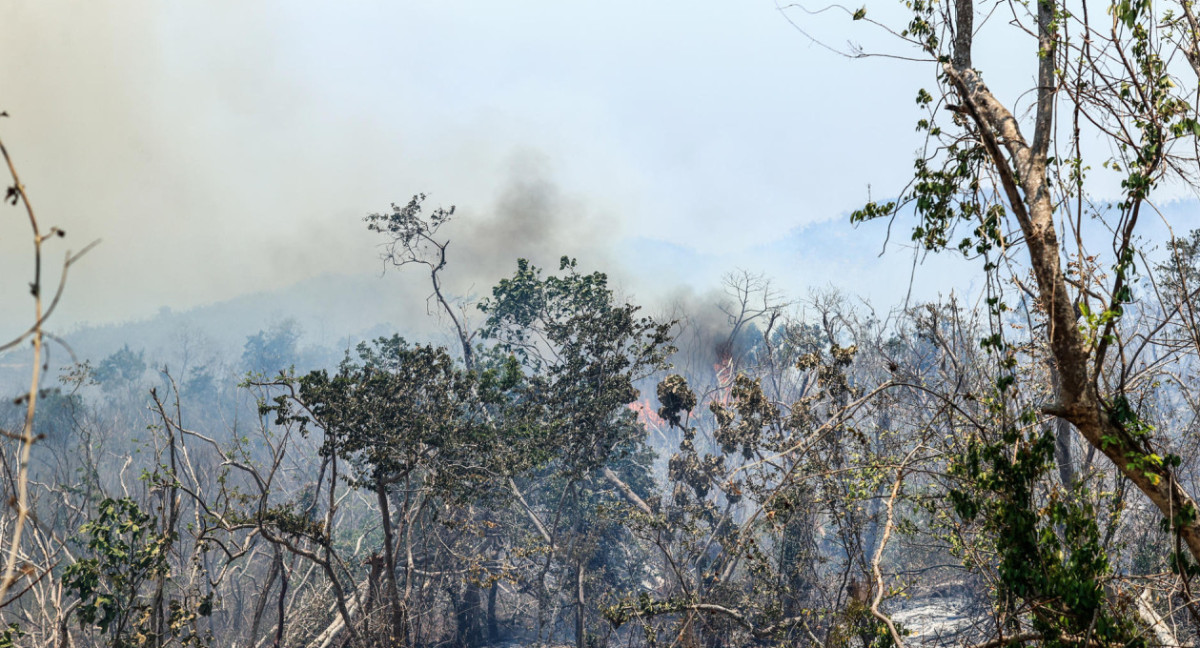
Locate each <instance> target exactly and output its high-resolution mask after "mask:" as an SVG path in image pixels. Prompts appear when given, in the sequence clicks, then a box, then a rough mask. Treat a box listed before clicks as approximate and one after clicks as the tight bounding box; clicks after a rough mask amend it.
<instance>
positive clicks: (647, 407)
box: [629, 398, 667, 430]
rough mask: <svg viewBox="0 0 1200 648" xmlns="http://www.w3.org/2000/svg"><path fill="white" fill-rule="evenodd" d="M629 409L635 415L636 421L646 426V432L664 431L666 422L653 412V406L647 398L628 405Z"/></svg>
mask: <svg viewBox="0 0 1200 648" xmlns="http://www.w3.org/2000/svg"><path fill="white" fill-rule="evenodd" d="M629 409H631V410H633V411H634V412H636V413H637V417H638V421H639V422H641V424H642V425H644V426H646V429H647V430H664V429H666V427H667V422H666V421H664V420H663V418H662V417H661V416H659V415H658V412H656V411H654V406H653V405H651V404H650V399H649V398H647V399H645V400H640V401H634V402H632V403H630V404H629Z"/></svg>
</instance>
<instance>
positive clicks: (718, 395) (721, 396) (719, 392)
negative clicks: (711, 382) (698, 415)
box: [712, 353, 733, 403]
mask: <svg viewBox="0 0 1200 648" xmlns="http://www.w3.org/2000/svg"><path fill="white" fill-rule="evenodd" d="M713 373H715V374H716V375H717V389H716V392H715V393H714V394H713V398H712V400H713V401H715V402H718V403H728V402H729V391H730V389H731V388H732V387H733V356H732V355H731V354H729V353H721V354H720V355H719V356H718V357H717V361H716V363H714V364H713Z"/></svg>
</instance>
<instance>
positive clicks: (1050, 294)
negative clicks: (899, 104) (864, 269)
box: [0, 0, 1200, 648]
mask: <svg viewBox="0 0 1200 648" xmlns="http://www.w3.org/2000/svg"><path fill="white" fill-rule="evenodd" d="M902 5H903V6H902V9H903V12H904V14H903V15H904V17H903V19H902V20H900V21H899V22H896V23H893V22H891V19H890V18H888V17H886V16H884V17H879V18H877V17H876V15H875V12H874V11H873V10H871V11H868V9H867V8H866V7H864V8H859V9H856V8H846V7H842V6H840V5H834V6H832V7H829V8H828V10H829V11H832V12H834V13H839V14H845V16H844V18H845V20H846V22H847V23H851V24H853V25H854V26H855V27H856V28H857V27H858V26H859V25H862V26H863V28H869V29H875V30H881V31H882V32H883V33H885V34H886V35H887V36H888V38H890V39H891V42H892V44H893V45H894V46H897V47H902V48H904V49H902V50H900V51H902V52H904V53H903V54H894V53H879V52H871V51H866V50H863V49H861V48H858V47H857V46H853V45H851V46H849V49H845V50H842V49H839V48H837V47H834V46H831V45H827V44H825V43H824V42H823V41H822V42H820V44H822V45H825V46H826V47H827V48H829V49H833V50H835V51H836V53H839V54H842V55H844V56H848V57H851V58H862V59H869V58H872V57H877V56H884V57H893V58H895V57H901V58H906V59H908V60H910V61H912V60H915V61H917V62H918V63H919V64H921V65H923V66H925V68H924V69H926V70H927V72H928V73H929V79H930V85H929V87H928V89H917V88H914V89H913V90H914V94H915V97H916V101H915V107H916V109H917V110H918V111H919V112H920V114H921V116H920V118H919V120H917V122H916V134H915V135H914V136H913V137H914V142H915V143H916V144H917V145H918V146H919V148H918V149H917V151H916V157H915V160H914V162H913V167H912V176H911V181H910V182H909V183H908V184H907V185H905V186H902V187H891V188H888V189H887V190H885V192H884V193H883V194H882V195H885V196H888V195H890V196H892V197H890V198H887V199H884V200H881V199H871V198H869V197H866V198H865V199H864V200H862V201H861V202H860V207H859V208H858V209H857V210H855V211H853V213H851V214H849V218H848V219H843V220H844V221H848V222H844V225H845V227H846V228H847V229H849V228H851V227H854V228H855V229H854V231H853V235H854V236H856V237H870V238H872V240H875V241H878V242H879V243H880V244H884V245H887V246H891V248H893V249H894V248H895V247H897V246H912V248H913V250H912V251H913V252H915V254H916V257H915V259H916V261H918V262H919V261H920V260H921V259H925V258H930V257H932V256H934V255H952V256H957V257H960V258H962V259H965V260H967V261H968V262H969V263H970V264H971V265H970V267H972V268H973V269H974V270H973V272H974V274H973V278H974V279H976V280H977V283H975V284H974V285H975V286H977V289H974V292H973V293H962V294H960V293H951V294H949V295H947V296H944V297H942V298H940V299H935V300H925V301H919V302H918V301H909V300H907V299H904V298H903V297H902V296H901V297H898V298H897V299H896V300H895V302H894V303H888V304H871V303H869V302H868V301H867V300H865V299H861V298H859V297H858V296H856V295H853V294H850V293H848V292H845V291H841V290H839V289H837V288H836V287H829V288H820V289H813V290H811V291H810V292H809V293H808V294H806V295H788V294H785V293H784V292H783V291H781V290H780V289H779V288H778V287H777V284H776V282H775V281H773V279H772V278H771V277H769V276H766V275H764V274H760V273H756V272H752V271H749V270H735V271H731V272H729V273H728V274H726V275H725V276H724V279H723V282H722V284H721V285H720V286H719V287H718V288H717V289H716V291H715V294H716V298H715V299H714V303H712V304H708V305H703V306H701V305H696V304H690V305H689V304H681V305H674V306H673V307H662V304H649V303H639V301H638V300H637V299H636V298H634V297H631V296H629V295H628V294H627V292H626V291H625V290H623V289H622V287H621V286H619V285H617V282H615V281H614V280H613V279H612V278H611V277H610V275H609V274H608V273H606V272H604V271H598V270H588V269H586V268H589V267H591V266H590V265H589V261H588V260H586V259H578V258H576V257H573V256H570V255H565V256H562V257H561V259H560V260H559V261H558V263H556V264H552V265H550V266H547V267H541V266H539V265H537V264H535V263H534V262H533V261H530V260H528V259H525V258H516V257H513V258H512V259H511V261H510V262H508V263H507V266H506V267H507V268H508V270H507V273H506V275H505V276H504V278H502V279H500V280H499V281H497V282H496V283H495V284H494V285H493V286H490V287H489V288H487V289H486V290H485V292H484V295H483V296H482V297H478V298H472V297H466V296H463V295H461V294H458V293H456V292H455V291H454V290H453V289H452V288H451V287H450V284H448V282H447V277H448V276H450V275H452V274H453V273H454V272H455V270H456V269H458V268H461V267H464V266H467V265H469V264H470V263H471V259H470V258H464V256H462V255H458V256H456V254H455V252H456V250H458V248H457V247H455V246H452V245H451V241H452V240H454V239H455V237H456V236H457V235H458V234H460V233H462V232H463V231H464V230H463V227H465V226H467V225H469V224H467V223H464V220H463V219H462V218H461V215H460V214H459V213H457V211H456V208H455V207H453V206H450V205H449V204H440V203H439V202H438V201H435V200H434V199H433V198H430V197H427V196H426V195H424V194H416V195H414V196H412V197H411V199H407V200H401V201H399V202H397V203H394V204H392V205H391V206H390V207H388V208H385V209H382V210H379V211H377V212H373V213H369V214H363V215H361V216H360V222H359V223H358V225H357V226H358V227H359V228H361V229H363V230H365V231H366V232H368V233H369V234H370V236H372V237H373V240H374V242H375V244H376V245H377V247H375V248H367V249H364V250H363V251H362V253H363V254H365V255H371V254H376V253H378V255H379V257H380V261H381V266H382V269H383V270H384V274H385V277H384V279H381V282H382V281H386V280H387V279H388V278H391V277H393V276H395V275H403V276H406V277H417V278H419V279H420V281H421V282H422V284H423V286H424V290H425V291H426V292H427V294H428V296H429V297H428V300H427V301H426V302H425V303H414V304H412V305H411V307H412V309H413V310H414V311H417V310H422V309H426V310H428V311H429V313H430V316H431V317H432V318H433V319H434V321H436V322H437V325H438V326H439V327H440V330H441V331H442V334H441V335H440V336H414V335H412V334H411V332H408V331H394V332H389V333H388V334H386V335H381V336H378V337H376V338H375V339H372V340H369V341H365V342H361V343H358V344H355V345H353V347H352V348H345V349H336V348H329V347H326V348H315V347H311V346H309V347H305V346H303V345H302V344H301V343H300V335H299V332H298V331H297V329H296V327H295V326H294V324H290V323H289V322H287V321H281V322H280V323H278V324H276V325H274V326H269V327H265V328H263V329H262V330H260V331H258V332H257V333H255V334H253V335H250V336H248V337H246V338H245V339H244V343H243V344H242V346H241V349H240V355H239V356H238V357H228V358H214V357H210V356H206V355H204V354H203V353H200V352H197V351H196V350H195V349H194V348H192V347H190V346H189V344H190V343H189V340H187V339H181V340H180V341H179V343H178V345H177V348H175V349H173V350H172V353H173V355H171V357H169V358H168V357H158V356H156V355H154V354H151V353H148V352H147V351H146V350H145V349H143V348H141V347H140V346H139V345H138V341H137V340H129V341H128V343H127V344H124V345H123V346H122V347H121V348H120V349H119V350H116V351H115V352H112V353H110V354H107V355H105V356H103V357H97V358H88V357H76V356H75V354H74V352H73V351H72V349H71V344H70V339H69V337H70V336H69V335H68V336H61V335H59V334H58V333H57V332H56V331H55V329H54V328H53V325H54V322H55V319H54V316H55V313H56V310H57V309H58V307H59V305H60V303H62V302H63V301H64V300H70V299H71V298H72V293H71V285H72V281H73V279H74V278H75V277H77V276H78V275H79V274H80V273H86V272H87V265H88V262H89V259H90V257H89V256H88V255H89V253H90V252H91V250H93V249H94V248H95V244H94V243H89V242H88V241H75V240H74V239H73V238H72V237H68V236H66V233H65V232H64V231H63V230H61V229H59V228H58V227H55V226H54V225H53V223H54V222H55V219H56V215H55V214H52V213H43V212H41V211H37V210H35V205H37V204H38V196H37V195H36V192H34V191H33V190H32V189H30V188H29V187H27V186H26V185H25V184H24V183H23V182H22V179H23V176H22V174H21V169H22V166H21V158H20V155H19V152H18V151H11V155H10V150H9V149H8V148H6V147H5V144H4V143H3V142H0V153H2V154H3V157H4V161H5V163H6V172H7V174H8V179H7V182H6V187H7V192H6V203H7V204H6V206H5V208H4V211H3V219H4V221H5V222H6V226H8V225H10V224H13V223H17V224H19V225H20V227H21V228H22V233H21V234H20V235H19V236H20V238H21V240H23V241H26V243H25V245H26V246H27V247H26V248H25V250H26V252H25V254H26V255H27V256H26V257H23V258H22V262H23V263H27V265H26V266H25V267H27V268H29V270H30V271H29V274H28V275H27V276H23V277H20V278H19V279H20V282H21V285H22V286H24V285H26V284H27V285H28V289H29V290H28V295H27V296H26V297H24V298H23V299H22V300H21V301H19V302H15V303H7V304H4V309H5V310H11V311H21V312H24V313H26V316H25V317H24V321H25V322H26V324H27V326H26V327H25V328H23V329H21V330H19V331H17V332H16V333H15V334H14V335H11V336H9V337H8V338H5V339H3V340H0V368H2V369H3V371H4V375H6V376H7V375H10V374H11V375H16V376H19V377H20V378H21V380H22V381H23V383H22V385H23V386H21V387H14V388H13V389H14V390H15V391H12V392H11V393H5V394H4V396H5V398H6V400H4V401H3V403H0V484H2V485H3V486H2V488H3V505H2V506H0V648H6V647H9V646H13V647H15V646H55V647H60V648H68V647H69V648H76V647H79V648H84V647H93V646H94V647H100V646H106V647H107V646H111V647H113V648H126V647H142V646H147V647H167V646H179V647H196V648H199V647H206V646H214V647H216V646H237V647H246V648H265V647H276V648H279V647H284V646H288V647H292V646H295V647H307V648H376V647H390V646H404V647H408V646H412V647H421V648H426V647H429V648H432V647H435V646H446V647H455V648H482V647H484V646H505V647H517V646H522V647H523V646H544V647H551V646H575V647H576V648H593V647H601V646H614V647H615V646H630V647H634V646H646V647H649V646H664V647H666V646H670V647H677V646H678V647H680V648H685V647H696V648H700V647H704V648H716V647H724V646H811V647H816V646H820V647H823V648H905V647H906V646H966V647H969V648H1002V647H1010V646H1048V647H1051V648H1065V647H1079V648H1087V647H1092V646H1096V647H1108V646H1133V647H1138V648H1151V647H1156V646H1158V647H1168V646H1170V647H1175V646H1195V645H1197V638H1198V633H1200V593H1197V592H1194V591H1193V590H1194V589H1196V588H1194V587H1193V584H1192V578H1194V577H1196V576H1197V575H1200V511H1198V509H1197V502H1196V498H1197V497H1200V381H1198V375H1197V372H1198V371H1200V219H1197V218H1196V217H1195V213H1194V212H1195V208H1196V204H1195V203H1194V202H1193V203H1186V202H1184V203H1182V204H1183V205H1184V207H1182V208H1180V207H1178V204H1180V203H1179V202H1178V201H1179V200H1180V199H1178V198H1177V197H1178V196H1179V195H1181V193H1180V192H1183V193H1185V194H1186V192H1187V191H1194V183H1195V182H1196V181H1197V176H1198V175H1200V168H1198V167H1197V164H1198V163H1200V148H1198V147H1200V108H1198V106H1200V94H1198V88H1200V23H1198V22H1197V19H1196V16H1195V9H1194V6H1193V5H1192V4H1191V2H1190V0H1180V1H1179V2H1163V3H1157V4H1155V3H1150V2H1147V1H1144V0H1132V1H1131V0H1113V1H1112V2H1111V4H1107V5H1105V6H1101V5H1098V4H1095V3H1086V2H1085V3H1082V4H1079V3H1070V2H1066V1H1065V0H1064V1H1062V2H1060V1H1059V0H1038V1H1037V2H1033V3H1026V2H1008V1H1006V2H999V3H994V4H988V5H985V4H983V3H975V2H973V0H950V1H940V0H938V1H934V0H908V1H907V2H904V3H902ZM817 9H818V8H816V7H809V8H806V9H805V11H817ZM997 12H999V13H1001V14H1004V15H1003V16H996V15H995V14H996V13H997ZM785 15H786V16H787V19H788V20H789V21H792V22H793V24H794V26H796V28H797V29H799V30H801V31H800V34H799V35H798V36H797V38H807V37H808V32H806V31H804V28H805V27H806V22H805V20H807V18H805V16H810V15H812V14H810V13H805V12H804V11H801V12H791V13H787V14H785ZM994 37H995V38H1001V39H1004V40H1003V43H1004V48H1003V49H1004V50H1005V58H1007V59H1009V62H1010V63H1011V62H1012V61H1019V62H1021V63H1022V64H1025V65H1026V66H1027V67H1028V71H1029V72H1030V73H1031V74H1032V76H1031V77H1030V80H1029V83H1028V84H1027V85H1026V86H1024V87H1021V88H1017V89H1015V90H1014V89H1012V88H1007V87H1004V88H1000V89H993V88H992V87H991V86H989V85H988V84H987V83H985V81H984V77H983V73H982V71H981V70H980V69H978V68H977V65H976V63H975V62H974V61H975V60H979V59H988V60H990V59H992V58H995V57H994V56H992V55H991V54H994V53H993V52H991V51H990V50H989V51H986V52H984V53H983V54H978V53H977V50H979V49H984V48H976V46H975V43H976V40H981V41H985V40H987V39H989V38H994ZM857 64H861V65H864V66H867V65H874V64H875V63H873V62H871V61H859V62H858V63H857ZM1000 65H1004V63H1000ZM989 78H990V77H989ZM886 106H887V102H884V104H882V105H881V106H876V107H874V108H872V110H885V109H887V108H886ZM0 117H4V119H2V120H0V125H2V126H3V127H4V129H5V131H7V132H11V131H15V130H19V129H20V128H21V119H20V118H19V116H14V117H11V118H10V117H7V115H5V114H3V113H0ZM850 172H851V173H852V172H853V170H851V171H850ZM1105 183H1107V184H1105ZM1105 187H1108V188H1107V189H1106V188H1105ZM408 191H411V189H410V190H408ZM876 193H879V192H878V190H876ZM1173 200H1174V201H1177V202H1176V203H1175V207H1174V208H1172V207H1171V204H1172V202H1171V201H1173ZM1189 205H1190V207H1189ZM1188 209H1190V210H1191V211H1190V212H1189V211H1188ZM1179 214H1183V215H1182V216H1180V215H1179ZM730 218H731V219H732V218H734V217H733V216H731V217H730ZM6 231H7V230H6ZM14 236H15V235H14ZM67 243H70V245H71V246H72V247H71V248H70V249H71V250H72V251H67V247H66V244H67ZM112 244H113V243H110V242H106V243H105V244H104V245H112ZM501 252H503V250H502V251H501ZM891 253H894V251H893V250H888V251H886V252H885V254H891ZM64 255H65V256H64ZM59 258H62V259H63V261H62V262H61V264H59V263H58V262H57V261H56V260H57V259H59ZM5 280H6V281H8V278H5ZM1197 587H1200V583H1198V584H1197Z"/></svg>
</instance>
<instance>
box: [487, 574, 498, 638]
mask: <svg viewBox="0 0 1200 648" xmlns="http://www.w3.org/2000/svg"><path fill="white" fill-rule="evenodd" d="M499 590H500V586H499V583H492V586H491V588H489V589H488V597H487V640H488V645H495V644H497V643H499V642H500V627H499V625H498V624H497V623H496V593H497V592H498V591H499Z"/></svg>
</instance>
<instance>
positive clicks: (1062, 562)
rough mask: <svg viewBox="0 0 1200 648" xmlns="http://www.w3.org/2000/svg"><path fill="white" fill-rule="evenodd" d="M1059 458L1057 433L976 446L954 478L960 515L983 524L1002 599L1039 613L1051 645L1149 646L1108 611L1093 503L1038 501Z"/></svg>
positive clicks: (1064, 497)
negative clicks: (1089, 640) (1089, 641)
mask: <svg viewBox="0 0 1200 648" xmlns="http://www.w3.org/2000/svg"><path fill="white" fill-rule="evenodd" d="M1053 457H1054V434H1053V430H1052V429H1051V428H1050V427H1038V428H1036V430H1035V431H1033V432H1030V433H1028V434H1022V433H1021V432H1019V431H1018V430H1017V429H1016V428H1013V427H1009V428H1007V429H1006V431H1005V432H1004V434H1003V435H1002V438H1001V439H999V440H997V441H996V442H992V443H987V442H984V441H981V440H980V439H978V438H973V439H971V441H970V443H969V444H968V450H967V452H966V453H965V454H964V455H963V456H962V457H960V458H959V459H958V461H957V462H956V463H955V464H954V465H953V466H952V467H951V471H950V473H951V475H953V476H954V477H956V478H957V479H958V480H959V487H957V488H955V489H953V490H951V492H950V500H951V503H952V504H953V506H954V510H955V513H956V514H957V515H958V516H959V517H960V518H962V519H963V520H964V521H968V522H969V521H972V520H974V519H975V518H977V517H982V518H983V520H982V522H983V524H984V526H985V528H986V529H988V530H989V531H990V534H991V535H990V537H991V538H992V542H993V543H994V547H995V551H996V554H997V556H998V558H999V564H998V575H999V583H998V585H999V592H998V596H999V598H1000V600H1001V601H1002V602H1005V603H1006V604H1008V605H1012V604H1014V603H1016V602H1020V603H1022V604H1023V605H1024V606H1025V608H1026V609H1028V610H1029V611H1030V612H1032V620H1033V625H1034V629H1035V630H1037V631H1038V632H1040V633H1042V634H1043V636H1045V637H1046V638H1047V640H1046V642H1045V643H1046V645H1048V646H1060V645H1061V646H1066V645H1074V641H1075V640H1074V639H1072V638H1078V637H1081V636H1085V635H1088V634H1089V633H1090V634H1091V636H1093V637H1094V638H1095V639H1096V641H1098V642H1100V643H1102V644H1108V643H1117V644H1123V645H1131V646H1135V645H1142V644H1143V643H1144V639H1142V638H1141V637H1139V636H1138V633H1137V632H1136V628H1135V626H1134V625H1133V624H1132V623H1131V622H1130V621H1128V620H1127V619H1125V618H1124V617H1123V616H1122V615H1121V614H1119V613H1118V612H1117V611H1114V610H1113V609H1111V608H1110V607H1109V605H1108V601H1107V597H1106V595H1105V591H1104V581H1105V579H1106V578H1107V577H1108V576H1109V575H1110V573H1111V568H1110V565H1109V562H1108V553H1107V551H1106V549H1105V546H1104V543H1103V542H1102V541H1101V537H1100V532H1099V528H1098V526H1097V522H1096V520H1097V514H1096V509H1095V505H1094V504H1093V503H1092V498H1091V497H1090V496H1089V495H1088V493H1087V492H1086V491H1084V490H1080V491H1079V492H1077V493H1064V492H1062V491H1058V490H1055V491H1052V492H1051V493H1050V495H1049V498H1048V500H1047V501H1045V502H1041V503H1039V501H1038V497H1037V493H1038V490H1039V483H1040V480H1041V479H1042V478H1043V477H1044V476H1045V475H1046V473H1047V472H1048V471H1049V469H1050V468H1051V466H1052V465H1053Z"/></svg>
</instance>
